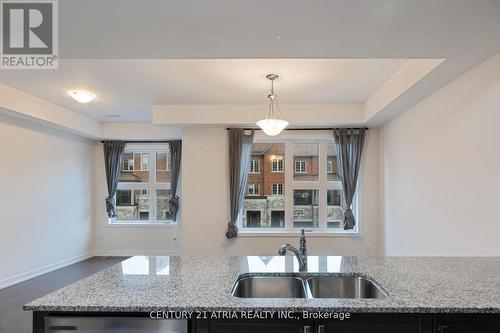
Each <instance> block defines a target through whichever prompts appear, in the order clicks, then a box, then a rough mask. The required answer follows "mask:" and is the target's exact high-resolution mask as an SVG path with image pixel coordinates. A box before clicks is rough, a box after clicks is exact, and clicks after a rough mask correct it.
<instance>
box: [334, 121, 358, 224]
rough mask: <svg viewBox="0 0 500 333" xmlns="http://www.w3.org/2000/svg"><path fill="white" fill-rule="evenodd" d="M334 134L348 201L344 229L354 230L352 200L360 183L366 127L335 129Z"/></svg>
mask: <svg viewBox="0 0 500 333" xmlns="http://www.w3.org/2000/svg"><path fill="white" fill-rule="evenodd" d="M333 136H334V138H335V144H336V146H337V165H338V169H339V176H340V180H341V181H342V186H343V188H344V197H345V203H346V206H345V207H344V230H352V229H354V226H355V225H356V219H355V218H354V214H353V213H352V200H353V198H354V194H355V192H356V186H357V183H358V174H359V168H360V165H361V156H362V153H363V144H364V141H365V129H364V128H350V129H348V128H340V129H335V130H333Z"/></svg>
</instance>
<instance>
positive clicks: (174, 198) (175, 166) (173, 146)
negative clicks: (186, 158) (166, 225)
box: [168, 140, 182, 222]
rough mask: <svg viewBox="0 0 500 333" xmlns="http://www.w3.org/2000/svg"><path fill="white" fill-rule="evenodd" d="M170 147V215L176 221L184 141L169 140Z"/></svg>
mask: <svg viewBox="0 0 500 333" xmlns="http://www.w3.org/2000/svg"><path fill="white" fill-rule="evenodd" d="M168 145H169V147H170V157H171V158H170V163H171V164H170V170H171V173H172V174H171V176H172V180H171V183H170V199H169V200H168V207H169V211H170V215H171V216H172V218H173V220H174V222H175V221H177V211H178V210H179V196H178V195H177V186H178V184H179V174H180V172H181V155H182V141H180V140H175V141H169V142H168Z"/></svg>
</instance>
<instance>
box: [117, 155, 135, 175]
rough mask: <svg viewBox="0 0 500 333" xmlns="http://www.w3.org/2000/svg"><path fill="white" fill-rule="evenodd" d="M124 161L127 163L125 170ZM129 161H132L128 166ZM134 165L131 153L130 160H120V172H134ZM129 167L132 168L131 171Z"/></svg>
mask: <svg viewBox="0 0 500 333" xmlns="http://www.w3.org/2000/svg"><path fill="white" fill-rule="evenodd" d="M125 161H127V166H128V168H127V169H125ZM130 161H132V164H130ZM134 163H135V161H134V153H132V159H130V158H127V159H123V160H122V168H121V170H120V172H134V171H135V167H134ZM130 166H132V169H130Z"/></svg>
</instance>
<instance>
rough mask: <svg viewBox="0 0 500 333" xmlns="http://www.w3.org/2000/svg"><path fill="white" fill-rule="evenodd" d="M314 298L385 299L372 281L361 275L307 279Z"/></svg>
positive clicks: (380, 289)
mask: <svg viewBox="0 0 500 333" xmlns="http://www.w3.org/2000/svg"><path fill="white" fill-rule="evenodd" d="M307 286H308V287H309V291H310V293H311V296H312V297H313V298H385V297H387V295H386V294H385V292H384V291H383V290H382V288H380V287H379V286H378V285H377V284H375V283H374V282H373V281H372V280H370V279H368V278H365V277H363V276H359V275H338V276H324V277H323V276H322V277H312V278H309V279H307Z"/></svg>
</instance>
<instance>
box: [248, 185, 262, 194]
mask: <svg viewBox="0 0 500 333" xmlns="http://www.w3.org/2000/svg"><path fill="white" fill-rule="evenodd" d="M250 188H253V193H250ZM255 189H257V193H255ZM247 195H248V196H250V197H258V196H260V184H259V183H250V184H248V188H247Z"/></svg>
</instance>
